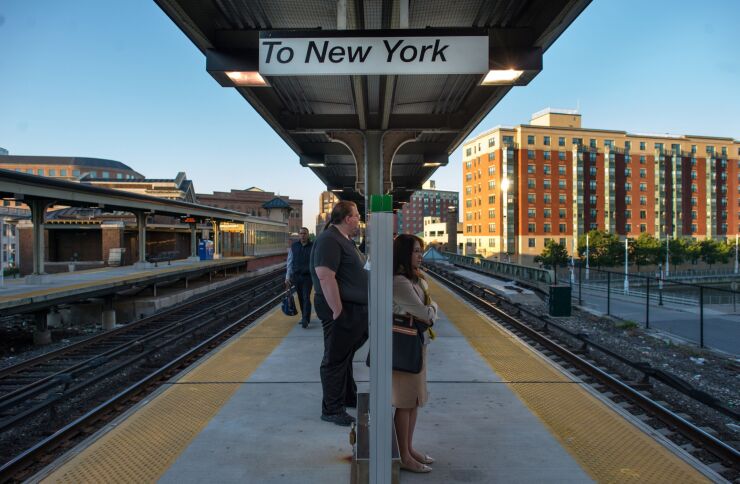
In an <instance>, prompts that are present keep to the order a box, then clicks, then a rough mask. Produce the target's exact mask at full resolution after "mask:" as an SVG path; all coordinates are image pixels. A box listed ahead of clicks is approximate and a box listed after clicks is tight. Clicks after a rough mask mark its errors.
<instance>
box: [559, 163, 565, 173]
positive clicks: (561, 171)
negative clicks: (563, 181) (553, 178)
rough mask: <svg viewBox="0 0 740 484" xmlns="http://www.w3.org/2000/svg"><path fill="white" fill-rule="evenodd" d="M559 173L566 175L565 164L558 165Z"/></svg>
mask: <svg viewBox="0 0 740 484" xmlns="http://www.w3.org/2000/svg"><path fill="white" fill-rule="evenodd" d="M558 175H565V167H564V166H563V165H560V166H558Z"/></svg>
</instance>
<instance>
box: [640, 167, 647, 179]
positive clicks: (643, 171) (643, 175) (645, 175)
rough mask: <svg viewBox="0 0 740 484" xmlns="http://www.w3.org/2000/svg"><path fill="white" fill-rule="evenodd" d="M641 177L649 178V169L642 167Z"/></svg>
mask: <svg viewBox="0 0 740 484" xmlns="http://www.w3.org/2000/svg"><path fill="white" fill-rule="evenodd" d="M640 178H647V170H645V168H640Z"/></svg>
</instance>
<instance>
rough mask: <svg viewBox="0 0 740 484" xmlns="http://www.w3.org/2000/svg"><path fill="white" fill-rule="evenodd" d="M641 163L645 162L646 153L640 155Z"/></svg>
mask: <svg viewBox="0 0 740 484" xmlns="http://www.w3.org/2000/svg"><path fill="white" fill-rule="evenodd" d="M640 164H641V165H644V164H645V155H640Z"/></svg>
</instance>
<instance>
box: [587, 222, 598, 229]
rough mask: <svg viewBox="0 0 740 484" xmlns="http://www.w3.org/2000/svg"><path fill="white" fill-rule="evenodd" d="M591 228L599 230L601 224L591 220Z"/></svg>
mask: <svg viewBox="0 0 740 484" xmlns="http://www.w3.org/2000/svg"><path fill="white" fill-rule="evenodd" d="M589 229H590V230H599V224H597V223H596V222H591V223H590V224H589Z"/></svg>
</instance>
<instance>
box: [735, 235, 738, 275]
mask: <svg viewBox="0 0 740 484" xmlns="http://www.w3.org/2000/svg"><path fill="white" fill-rule="evenodd" d="M737 235H738V234H735V274H737V272H738V270H737V269H738V266H737Z"/></svg>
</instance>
